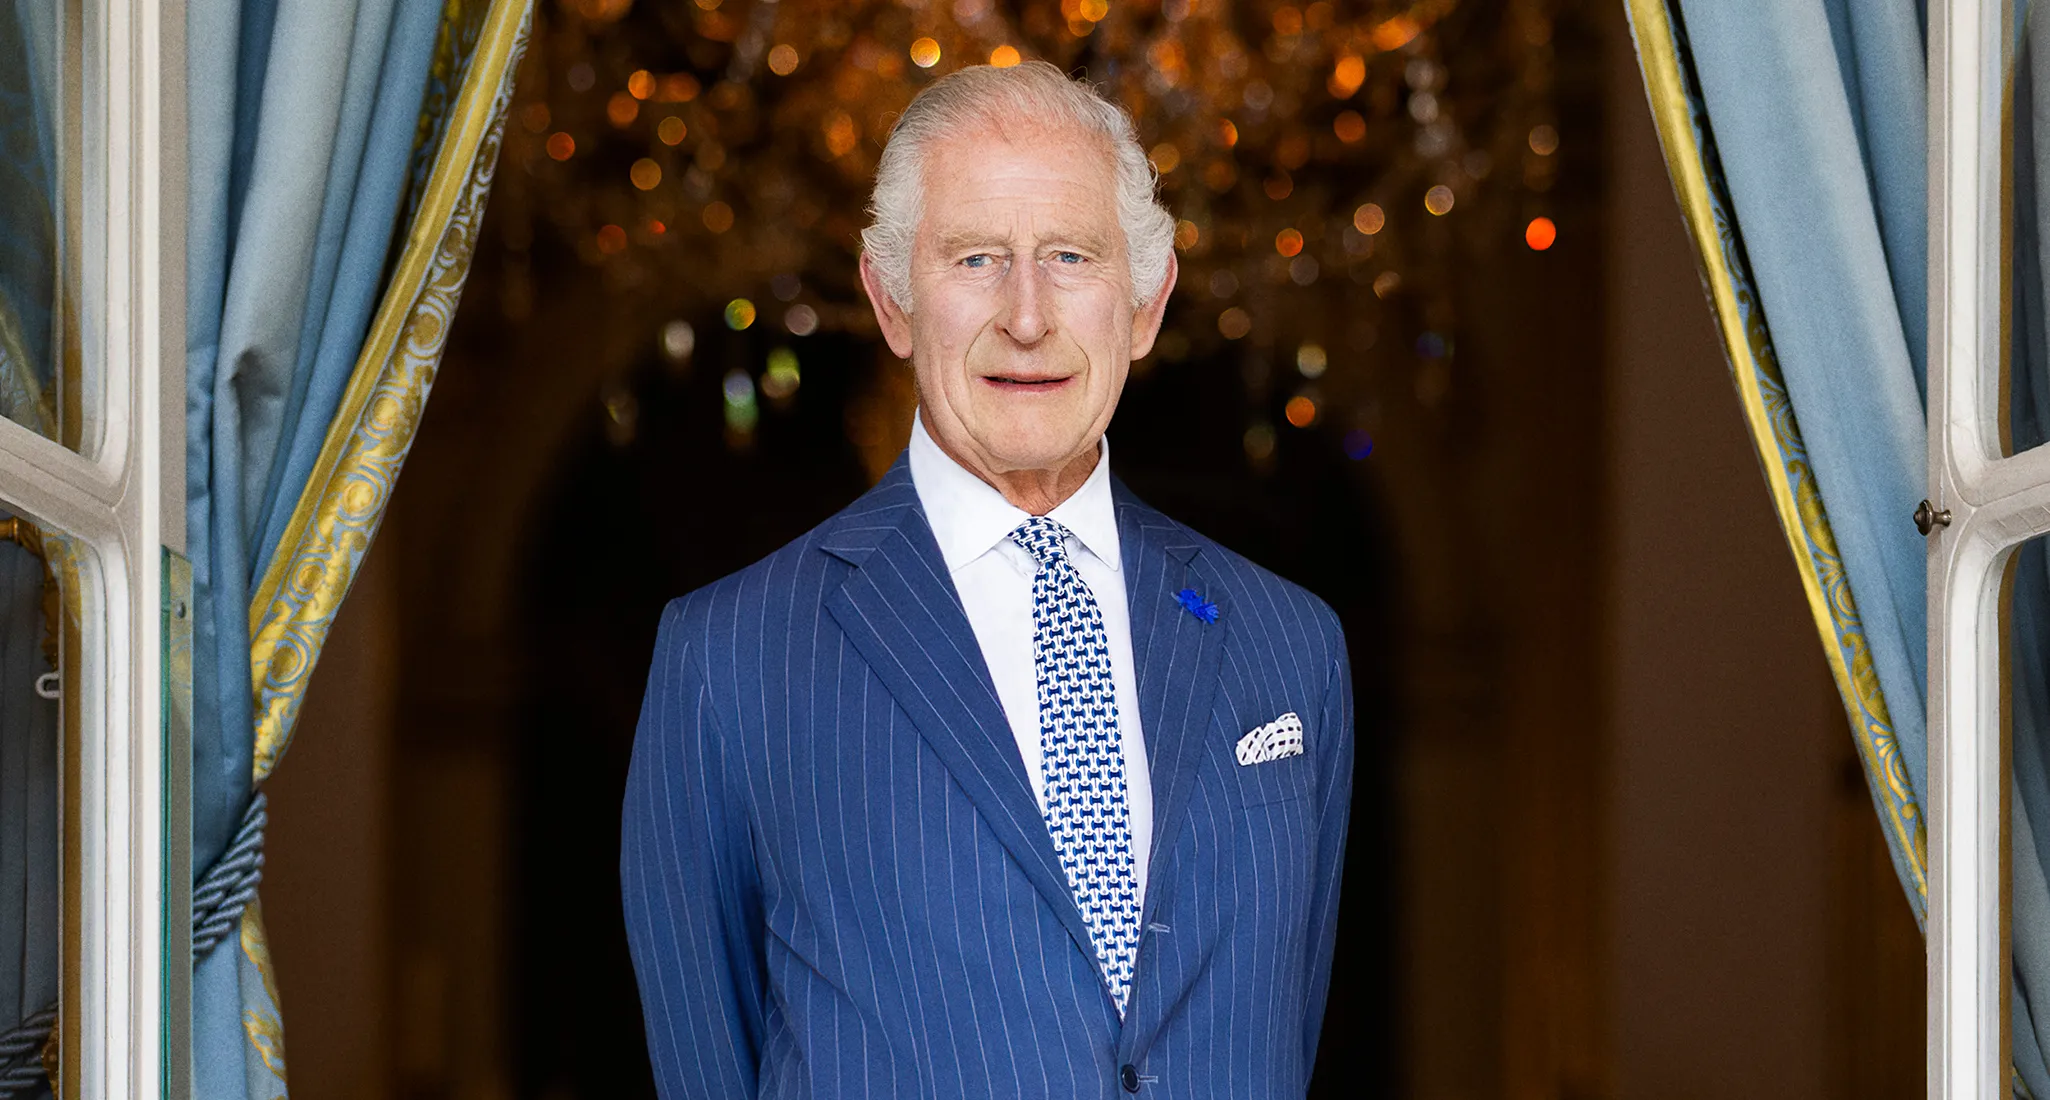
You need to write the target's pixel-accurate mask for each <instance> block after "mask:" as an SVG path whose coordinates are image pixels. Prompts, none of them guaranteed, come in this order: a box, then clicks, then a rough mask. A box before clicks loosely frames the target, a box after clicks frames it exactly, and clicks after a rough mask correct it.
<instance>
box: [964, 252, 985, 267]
mask: <svg viewBox="0 0 2050 1100" xmlns="http://www.w3.org/2000/svg"><path fill="white" fill-rule="evenodd" d="M990 260H991V257H990V256H989V255H988V254H986V253H981V252H978V253H976V254H975V255H973V256H970V257H968V258H967V259H965V260H962V261H961V263H962V264H963V265H964V266H966V267H987V266H989V263H990Z"/></svg>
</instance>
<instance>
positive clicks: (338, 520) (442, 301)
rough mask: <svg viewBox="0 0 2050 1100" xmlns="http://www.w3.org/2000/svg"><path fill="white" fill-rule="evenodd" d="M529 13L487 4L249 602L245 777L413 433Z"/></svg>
mask: <svg viewBox="0 0 2050 1100" xmlns="http://www.w3.org/2000/svg"><path fill="white" fill-rule="evenodd" d="M531 19H532V5H531V0H492V3H491V7H490V11H489V12H488V13H487V14H486V15H485V17H484V28H483V30H482V32H481V33H480V35H479V40H478V44H477V49H476V52H475V53H474V54H473V55H472V58H471V61H470V64H469V67H468V69H467V70H466V72H465V73H464V76H463V85H462V91H461V92H460V93H459V94H458V96H457V98H456V104H455V108H454V110H453V112H452V114H451V116H450V118H449V120H448V125H447V130H446V136H445V138H444V139H443V141H442V143H441V148H440V149H439V151H438V152H437V153H436V154H435V158H434V167H433V169H432V171H431V172H430V174H429V175H428V178H427V185H426V189H425V194H424V196H423V198H422V200H421V203H420V207H419V212H418V214H417V215H416V216H415V217H414V218H413V221H412V225H411V228H410V230H409V232H408V234H407V238H406V243H405V249H404V251H403V252H402V253H401V254H400V258H399V263H398V266H397V268H396V269H395V270H394V272H393V275H392V281H391V285H390V286H389V287H388V288H387V289H386V291H385V294H384V299H383V301H381V302H380V303H379V305H378V311H377V317H376V319H375V320H374V322H373V323H372V325H371V328H370V334H369V337H368V339H366V340H365V342H364V345H363V352H362V354H361V355H360V356H358V357H357V360H356V369H355V371H354V372H353V374H352V375H351V377H350V379H349V388H348V389H347V390H346V391H345V392H344V393H343V395H342V403H341V407H340V408H339V409H338V410H337V411H336V414H335V419H334V422H333V423H332V424H330V425H329V426H328V431H327V438H326V440H325V441H324V442H323V444H322V445H321V450H320V457H319V459H318V460H317V461H316V462H315V463H314V468H313V470H314V472H313V476H312V477H311V478H309V479H308V481H307V484H306V488H305V490H304V491H302V492H301V493H300V495H299V502H298V505H297V506H296V507H295V508H294V509H293V510H292V521H291V524H290V525H289V526H288V527H286V529H285V534H284V537H283V538H282V539H280V540H279V546H278V552H277V553H276V554H275V555H274V556H273V557H272V559H271V561H270V564H269V566H268V567H267V568H266V569H265V571H264V575H263V580H262V583H261V584H260V585H259V586H258V588H257V591H256V596H255V598H254V599H253V600H251V601H250V605H249V631H250V635H251V645H250V651H249V663H250V671H251V674H252V678H253V679H254V681H255V684H256V745H255V768H254V771H255V781H256V782H258V783H261V782H263V781H264V779H265V778H267V777H268V776H269V775H270V774H271V771H272V770H273V769H275V768H276V767H277V762H278V760H279V758H280V757H282V756H283V755H284V753H285V748H286V746H287V745H288V744H289V743H290V741H291V735H292V725H293V721H294V719H295V718H296V717H297V716H298V712H299V703H300V701H301V699H302V698H303V697H304V695H305V691H306V684H307V681H308V679H309V678H310V677H311V676H312V673H313V666H314V662H315V661H316V660H318V658H319V656H320V648H321V645H322V643H323V642H325V641H326V639H327V632H328V628H329V626H330V625H331V624H332V623H333V622H334V616H335V612H336V610H337V609H339V608H340V606H341V602H342V598H343V597H344V596H345V595H347V594H348V591H349V585H350V583H351V582H352V581H353V580H354V579H355V576H356V570H357V569H358V567H359V566H360V565H361V564H362V560H363V555H364V553H365V552H366V551H368V550H369V548H370V540H371V539H372V537H374V536H375V534H376V532H377V525H378V521H379V520H380V519H382V518H383V515H384V508H385V504H386V502H387V501H389V500H390V498H391V490H392V485H393V484H394V482H395V481H396V480H397V478H398V473H399V467H400V465H401V464H403V463H404V461H405V457H406V452H407V450H408V449H410V448H411V446H412V444H413V438H414V435H415V434H416V433H417V432H418V430H419V426H420V414H421V411H422V410H423V409H424V408H425V406H426V403H427V393H428V390H429V389H430V388H431V387H432V386H433V384H434V375H435V370H436V368H437V367H438V366H439V364H440V362H441V352H442V347H443V345H444V344H445V343H446V342H447V339H448V331H449V325H450V323H451V322H452V321H453V320H454V317H455V311H456V305H457V302H458V301H459V300H460V299H461V297H462V289H463V282H464V280H465V279H466V278H467V277H468V275H469V270H470V257H471V254H472V251H473V250H474V247H475V245H476V240H477V230H478V226H479V223H481V222H482V220H483V217H484V204H485V199H486V197H487V196H488V195H489V194H490V190H491V180H492V177H493V175H494V174H495V173H496V171H497V167H498V146H499V140H500V137H501V136H502V134H503V130H504V124H505V116H506V110H507V107H508V106H509V105H510V104H511V101H512V90H513V79H514V75H515V72H516V70H517V69H518V66H519V58H520V55H521V54H522V53H523V52H524V51H525V48H526V43H527V34H528V29H529V26H530V22H531Z"/></svg>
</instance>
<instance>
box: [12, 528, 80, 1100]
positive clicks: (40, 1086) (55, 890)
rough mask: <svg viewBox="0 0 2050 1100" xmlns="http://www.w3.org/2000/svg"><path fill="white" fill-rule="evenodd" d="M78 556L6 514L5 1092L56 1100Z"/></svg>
mask: <svg viewBox="0 0 2050 1100" xmlns="http://www.w3.org/2000/svg"><path fill="white" fill-rule="evenodd" d="M76 547H77V544H76V543H74V542H72V540H69V539H67V538H64V537H63V536H61V535H58V534H55V533H49V532H45V531H43V530H42V529H40V528H38V527H37V526H36V525H35V524H33V523H31V522H29V521H28V520H27V519H25V518H23V517H19V516H15V515H12V514H10V513H7V512H5V511H4V510H0V839H4V843H0V1035H6V1036H9V1037H18V1039H19V1041H18V1042H15V1043H10V1044H6V1045H5V1046H4V1047H0V1081H6V1082H7V1083H9V1084H14V1083H16V1082H17V1081H20V1080H22V1079H23V1078H22V1077H19V1076H17V1075H26V1076H27V1077H31V1078H34V1080H35V1083H34V1084H33V1085H31V1086H30V1087H29V1088H28V1089H27V1090H26V1091H24V1092H17V1093H15V1094H14V1095H15V1096H16V1097H45V1096H48V1095H49V1094H50V1090H49V1086H48V1081H47V1079H46V1078H45V1077H44V1076H43V1075H42V1073H41V1072H40V1071H41V1070H42V1069H43V1067H44V1066H45V1061H44V1056H45V1052H46V1051H54V1049H55V1048H54V1047H51V1046H49V1045H48V1044H47V1041H46V1039H47V1036H48V1035H49V1034H50V1033H51V1032H52V1031H53V1030H54V1029H55V1027H56V1024H57V1004H58V994H59V991H60V988H61V976H62V973H63V966H62V959H63V934H62V927H63V921H62V917H63V898H62V889H63V883H64V882H65V881H66V880H67V879H68V878H70V877H71V876H67V875H66V874H65V873H64V869H63V865H62V861H63V853H64V850H65V846H64V843H63V836H64V821H63V806H64V798H63V791H64V775H65V772H66V763H65V753H64V751H63V747H64V745H65V744H66V743H67V741H66V739H65V737H64V736H63V731H64V728H65V725H66V721H67V718H71V719H72V720H75V715H67V714H66V707H65V705H64V700H65V699H66V698H68V697H72V694H71V689H73V688H74V687H75V681H71V682H67V678H66V672H67V671H68V670H71V669H75V668H76V666H77V660H76V653H77V646H78V644H79V642H80V635H79V626H80V618H81V616H80V604H79V592H80V586H79V585H78V584H77V583H76V579H77V577H78V575H79V567H80V565H81V562H80V561H79V559H78V558H77V556H76V554H77V549H76ZM67 651H69V652H67ZM67 658H69V659H67ZM71 743H75V741H73V742H71ZM31 1040H33V1041H32V1042H31ZM9 1051H14V1052H18V1053H15V1054H14V1055H13V1057H12V1058H9V1057H8V1052H9Z"/></svg>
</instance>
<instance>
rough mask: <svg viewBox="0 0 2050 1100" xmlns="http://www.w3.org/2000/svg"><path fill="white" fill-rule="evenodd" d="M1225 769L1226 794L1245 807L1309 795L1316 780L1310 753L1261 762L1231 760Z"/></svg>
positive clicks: (1291, 799) (1293, 799)
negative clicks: (1247, 762) (1244, 762)
mask: <svg viewBox="0 0 2050 1100" xmlns="http://www.w3.org/2000/svg"><path fill="white" fill-rule="evenodd" d="M1225 769H1226V778H1225V791H1226V794H1227V795H1228V796H1229V797H1230V798H1231V800H1232V801H1233V802H1236V803H1237V804H1238V805H1239V806H1241V807H1243V808H1246V809H1251V808H1253V807H1255V806H1266V805H1271V804H1273V803H1276V802H1290V801H1295V800H1299V799H1305V798H1308V797H1309V796H1310V790H1311V788H1312V787H1313V786H1314V784H1315V780H1316V775H1315V774H1314V773H1313V771H1312V770H1311V763H1310V757H1309V755H1308V754H1307V753H1304V754H1300V755H1296V756H1285V757H1282V758H1281V759H1279V760H1269V761H1267V762H1265V763H1262V764H1240V763H1237V762H1236V761H1232V762H1229V763H1227V764H1226V765H1225Z"/></svg>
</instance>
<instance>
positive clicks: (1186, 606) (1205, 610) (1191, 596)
mask: <svg viewBox="0 0 2050 1100" xmlns="http://www.w3.org/2000/svg"><path fill="white" fill-rule="evenodd" d="M1174 599H1175V602H1176V603H1178V604H1181V605H1182V610H1183V611H1186V612H1188V613H1189V614H1191V615H1194V616H1195V617H1197V618H1199V619H1201V620H1203V621H1204V622H1206V623H1214V622H1216V621H1217V605H1216V604H1214V603H1211V602H1210V601H1209V600H1206V599H1204V598H1203V597H1201V596H1198V595H1197V594H1196V590H1195V589H1193V588H1184V589H1182V590H1181V591H1180V592H1177V593H1175V594H1174Z"/></svg>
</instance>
